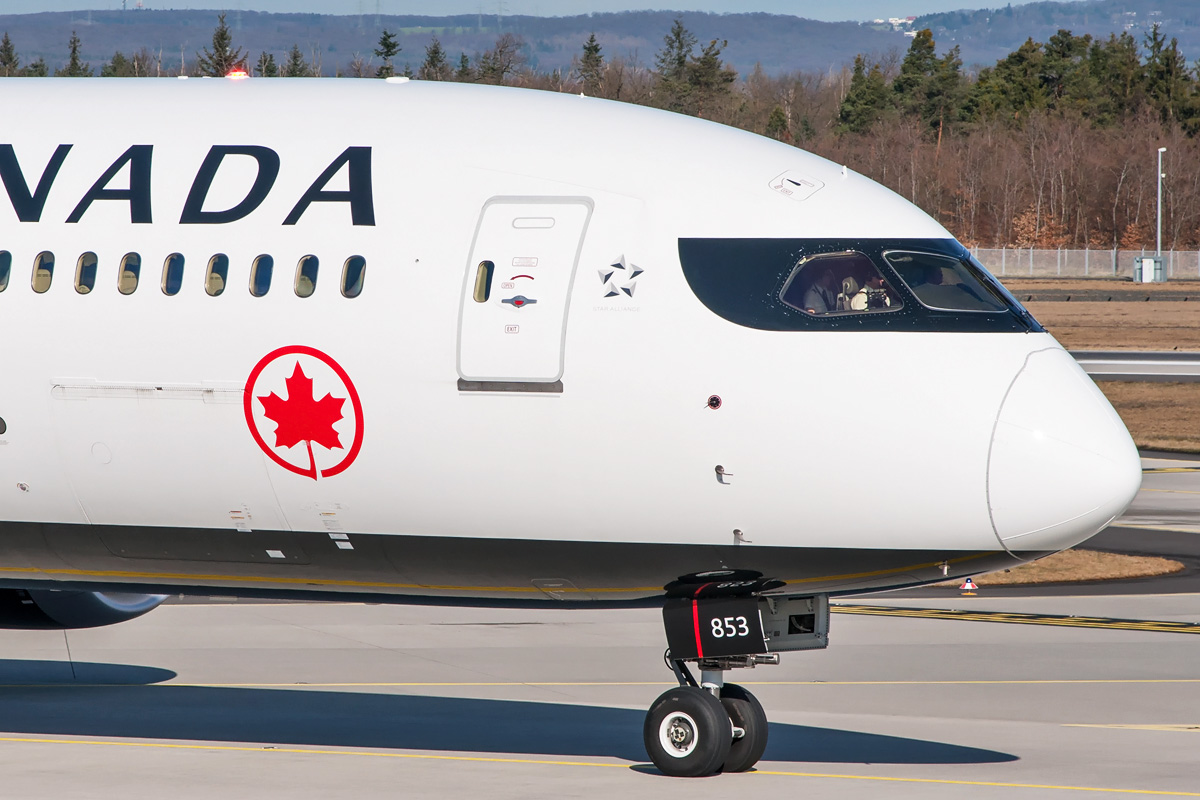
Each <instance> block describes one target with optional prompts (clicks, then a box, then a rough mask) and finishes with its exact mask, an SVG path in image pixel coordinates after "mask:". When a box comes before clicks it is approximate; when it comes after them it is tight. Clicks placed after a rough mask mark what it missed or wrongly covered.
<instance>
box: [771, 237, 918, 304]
mask: <svg viewBox="0 0 1200 800" xmlns="http://www.w3.org/2000/svg"><path fill="white" fill-rule="evenodd" d="M779 299H780V300H782V301H783V302H784V303H785V304H786V305H789V306H791V307H792V308H795V309H799V310H800V311H803V312H804V313H806V314H814V315H818V316H819V315H825V314H862V313H877V312H880V311H896V310H898V309H900V308H901V307H902V306H903V305H904V303H903V302H901V300H900V297H899V295H897V294H896V291H895V289H893V288H892V287H890V286H888V283H887V279H886V278H884V276H883V275H882V274H881V273H880V272H879V268H878V267H876V266H875V263H874V262H873V261H871V259H870V258H868V257H867V256H866V255H864V254H863V253H859V252H855V251H853V250H848V251H846V252H844V253H823V254H821V255H816V256H812V257H810V258H805V259H802V260H801V261H800V263H799V264H797V265H796V268H795V269H793V270H792V274H791V275H789V276H788V279H787V282H786V283H785V284H784V286H783V291H782V292H780V293H779Z"/></svg>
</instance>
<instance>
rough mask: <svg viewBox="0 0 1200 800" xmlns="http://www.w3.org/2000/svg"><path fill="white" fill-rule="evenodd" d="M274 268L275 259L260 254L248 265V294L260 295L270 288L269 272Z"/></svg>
mask: <svg viewBox="0 0 1200 800" xmlns="http://www.w3.org/2000/svg"><path fill="white" fill-rule="evenodd" d="M274 270H275V259H273V258H271V257H270V256H268V255H262V256H259V257H258V258H256V259H254V263H253V264H251V265H250V294H252V295H254V296H255V297H262V296H263V295H265V294H266V293H267V291H268V290H269V289H270V288H271V273H272V272H273V271H274Z"/></svg>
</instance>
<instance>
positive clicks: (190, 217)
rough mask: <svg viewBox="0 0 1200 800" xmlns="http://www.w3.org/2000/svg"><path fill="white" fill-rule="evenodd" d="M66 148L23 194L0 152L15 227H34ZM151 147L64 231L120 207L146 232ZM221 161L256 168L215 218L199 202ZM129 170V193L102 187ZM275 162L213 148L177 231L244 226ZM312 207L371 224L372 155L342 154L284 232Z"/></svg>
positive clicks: (97, 192) (108, 176) (10, 160)
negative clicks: (105, 205) (103, 204)
mask: <svg viewBox="0 0 1200 800" xmlns="http://www.w3.org/2000/svg"><path fill="white" fill-rule="evenodd" d="M72 147H73V145H69V144H60V145H59V146H58V147H57V149H55V151H54V154H53V155H52V156H51V157H50V160H49V161H48V162H47V164H46V166H45V168H43V170H42V173H41V175H40V177H39V178H38V181H37V186H36V187H35V188H33V189H30V187H29V182H28V181H27V180H26V178H25V175H24V173H23V171H22V170H21V165H20V162H19V161H18V160H17V155H16V151H15V150H14V148H13V146H12V145H11V144H0V182H3V184H4V189H5V191H6V192H7V194H8V199H9V202H10V203H11V204H12V208H13V212H14V213H15V214H16V216H17V219H18V220H20V221H21V222H41V221H42V212H43V210H44V209H45V207H46V200H47V198H48V197H49V196H50V191H51V189H52V188H53V186H54V182H55V180H56V179H57V177H58V175H59V171H60V170H61V168H62V166H63V163H64V162H65V161H66V159H67V155H68V153H70V152H71V149H72ZM153 156H154V145H148V144H136V145H132V146H131V147H129V149H127V150H126V151H125V152H124V153H122V154H121V155H120V156H119V157H118V158H117V159H116V160H115V161H114V162H113V163H112V164H111V165H110V166H109V167H108V169H106V170H105V171H104V172H103V173H102V174H101V175H100V177H99V178H98V179H97V180H96V182H95V183H94V184H92V188H90V189H89V190H88V191H87V192H86V193H85V194H84V195H83V197H82V198H80V200H79V202H78V203H77V204H76V205H75V208H74V210H73V211H72V212H71V213H70V215H69V216H68V217H67V220H66V221H67V222H68V223H77V222H79V221H80V220H81V219H83V215H84V214H85V213H87V211H88V210H89V209H90V208H91V207H92V204H93V203H95V202H97V201H121V202H127V203H129V221H130V222H131V223H135V224H149V223H151V222H152V221H153V219H152V203H151V196H150V186H151V181H150V176H151V164H152V161H153ZM226 156H248V157H250V158H253V159H254V160H255V162H256V166H257V174H256V175H255V178H254V184H253V185H252V186H251V187H250V190H249V191H248V192H247V193H246V196H245V197H243V198H242V199H241V200H240V201H238V203H237V204H235V205H234V206H232V207H230V208H227V209H224V210H219V211H206V210H205V209H204V202H205V200H206V199H207V198H208V193H209V190H210V189H211V188H212V185H213V181H214V179H215V178H216V175H217V172H218V171H219V170H220V168H221V165H222V163H223V162H224V160H225V157H226ZM126 164H128V165H129V185H128V186H127V187H119V186H118V187H115V188H110V187H109V183H110V182H112V180H113V179H114V178H116V176H117V175H118V174H119V173H120V172H121V171H122V170H123V169H124V168H125V165H126ZM279 169H280V158H279V154H278V153H276V152H275V151H274V150H272V149H271V148H269V147H263V146H260V145H213V146H212V147H211V148H209V151H208V154H207V155H206V156H205V157H204V161H203V162H201V164H200V169H199V170H198V171H197V173H196V177H195V178H194V179H193V181H192V185H191V188H190V189H189V190H188V194H187V197H186V199H185V200H184V203H183V212H182V214H181V215H180V217H179V223H180V224H181V225H223V224H226V223H229V222H236V221H237V220H240V219H243V218H245V217H247V216H249V215H250V214H252V213H253V212H254V211H256V210H257V209H258V208H259V206H261V205H262V204H263V201H265V200H266V198H267V195H269V194H270V192H271V189H272V188H273V187H274V186H275V180H276V178H278V177H279ZM343 169H345V170H346V181H347V189H345V190H334V189H327V188H325V187H326V186H328V185H329V183H330V181H332V180H333V178H334V176H336V175H337V174H338V173H339V172H341V171H342V170H343ZM313 203H347V204H349V206H350V222H351V224H353V225H374V224H375V197H374V190H373V186H372V175H371V148H370V147H347V148H346V149H345V150H344V151H342V153H341V154H340V155H339V156H338V157H337V158H335V159H334V160H333V161H332V162H331V163H330V164H329V166H328V167H326V168H325V170H324V171H323V172H321V174H320V175H318V176H317V178H316V180H314V181H313V183H312V185H311V186H309V187H308V189H307V190H306V191H305V192H304V194H302V195H301V196H300V199H299V200H298V201H297V202H296V204H295V206H293V207H292V210H291V211H290V212H289V213H288V215H287V216H286V217H285V218H284V220H283V224H284V225H295V224H296V223H297V222H299V220H300V217H302V216H303V215H304V212H305V211H307V210H308V208H309V207H310V206H311V205H312V204H313Z"/></svg>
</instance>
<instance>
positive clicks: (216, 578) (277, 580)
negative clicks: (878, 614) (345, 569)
mask: <svg viewBox="0 0 1200 800" xmlns="http://www.w3.org/2000/svg"><path fill="white" fill-rule="evenodd" d="M992 555H996V553H994V552H987V553H974V554H972V555H969V556H961V557H959V558H954V559H950V561H949V562H948V563H950V564H961V563H964V562H967V561H973V560H975V559H978V558H984V557H985V556H992ZM943 563H947V562H943V561H930V562H928V563H924V564H908V565H905V566H902V567H892V568H889V569H880V570H873V571H870V572H852V573H848V574H845V575H821V576H817V577H811V578H792V579H786V580H784V581H783V582H784V583H786V584H800V583H816V582H822V581H844V580H857V579H860V578H879V577H883V576H885V575H899V574H903V573H906V572H912V571H913V570H921V569H929V568H932V567H939V566H941V565H942V564H943ZM0 573H15V574H22V575H47V576H50V575H66V576H76V577H86V578H120V579H123V580H128V579H131V578H140V579H150V580H168V581H187V582H196V581H199V582H202V583H212V582H229V583H234V584H237V585H239V586H247V585H252V584H255V583H270V584H282V585H292V586H344V587H350V588H362V589H415V590H420V591H425V592H427V591H437V592H505V593H525V594H541V593H542V590H541V589H539V588H538V587H536V586H434V585H426V584H421V583H390V582H386V581H347V580H334V579H330V578H305V577H297V578H291V577H280V576H275V575H271V576H268V575H210V574H194V573H186V572H129V571H125V570H85V569H38V568H36V567H0ZM554 591H556V592H563V593H578V594H589V593H613V592H631V593H637V594H645V593H658V592H661V591H662V587H661V586H614V587H607V586H606V587H601V586H586V587H583V588H578V587H564V588H556V589H555V590H554Z"/></svg>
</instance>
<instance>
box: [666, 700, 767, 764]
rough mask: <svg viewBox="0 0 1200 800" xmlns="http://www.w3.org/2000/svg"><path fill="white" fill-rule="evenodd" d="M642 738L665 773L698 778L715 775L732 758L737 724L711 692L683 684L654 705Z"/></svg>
mask: <svg viewBox="0 0 1200 800" xmlns="http://www.w3.org/2000/svg"><path fill="white" fill-rule="evenodd" d="M760 710H761V709H760ZM642 739H643V741H644V742H645V744H646V754H647V755H649V756H650V760H651V761H652V762H654V766H656V767H658V768H659V770H660V771H662V773H663V774H664V775H670V776H672V777H676V778H698V777H701V776H704V775H712V774H713V773H715V772H716V771H717V770H718V769H720V768H721V765H722V764H724V763H725V762H726V760H727V759H728V758H729V752H730V744H731V742H732V741H733V726H732V724H731V723H730V720H729V714H728V713H727V712H726V710H725V706H723V705H722V704H721V701H720V700H718V699H717V698H715V697H713V696H712V694H711V693H709V692H708V691H707V690H705V689H700V688H697V687H694V686H680V687H678V688H675V689H671V690H669V691H667V692H664V693H663V694H662V695H660V696H659V698H658V699H657V700H655V701H654V705H652V706H650V711H649V713H647V714H646V723H645V725H644V726H643V728H642Z"/></svg>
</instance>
